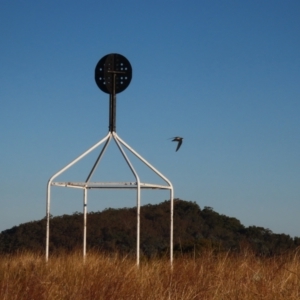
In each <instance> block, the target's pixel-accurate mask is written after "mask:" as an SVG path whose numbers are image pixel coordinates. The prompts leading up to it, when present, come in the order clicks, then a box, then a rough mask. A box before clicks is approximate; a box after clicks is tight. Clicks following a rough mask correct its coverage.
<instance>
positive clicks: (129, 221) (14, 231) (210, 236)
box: [0, 199, 300, 257]
mask: <svg viewBox="0 0 300 300" xmlns="http://www.w3.org/2000/svg"><path fill="white" fill-rule="evenodd" d="M87 222H88V223H87V248H88V249H94V250H98V251H102V252H120V253H127V254H128V253H135V250H136V208H122V209H112V208H108V209H105V210H103V211H101V212H99V211H98V212H90V213H88V217H87ZM140 224H141V236H140V244H141V252H142V255H144V256H146V257H152V256H160V255H165V254H166V253H168V251H169V247H170V245H169V240H170V201H164V202H162V203H160V204H156V205H151V204H148V205H145V206H142V207H141V222H140ZM45 233H46V219H45V218H44V219H42V220H39V221H33V222H28V223H24V224H21V225H19V226H15V227H12V228H11V229H8V230H5V231H2V232H1V233H0V253H12V252H16V251H23V250H30V251H37V252H43V251H45V235H46V234H45ZM82 241H83V215H82V213H78V212H75V213H74V214H72V215H62V216H58V217H51V221H50V251H51V252H57V251H61V250H63V251H72V250H74V249H78V248H81V247H82ZM299 245H300V238H298V237H295V238H292V237H290V236H289V235H286V234H275V233H273V232H272V231H271V230H269V229H265V228H262V227H257V226H250V227H245V226H244V225H242V224H241V222H240V221H239V220H238V219H236V218H232V217H228V216H225V215H221V214H219V213H217V212H215V211H214V210H213V208H211V207H204V208H203V209H200V207H199V206H198V205H197V204H196V202H190V201H184V200H180V199H175V201H174V253H175V255H177V254H178V255H180V254H183V253H199V252H201V251H202V250H204V249H208V248H210V249H213V250H215V251H228V250H231V251H235V252H239V251H241V249H242V248H243V247H247V248H249V249H251V250H253V251H254V252H255V253H257V254H258V255H268V256H270V255H276V254H281V253H283V252H285V251H288V250H293V249H295V248H296V247H298V246H299Z"/></svg>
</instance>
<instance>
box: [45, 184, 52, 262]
mask: <svg viewBox="0 0 300 300" xmlns="http://www.w3.org/2000/svg"><path fill="white" fill-rule="evenodd" d="M50 189H51V180H49V181H48V185H47V201H46V202H47V204H46V222H47V223H46V262H48V259H49V236H50V199H51V198H50Z"/></svg>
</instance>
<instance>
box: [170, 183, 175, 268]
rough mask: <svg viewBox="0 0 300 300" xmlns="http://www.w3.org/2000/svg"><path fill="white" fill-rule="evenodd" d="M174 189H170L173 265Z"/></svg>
mask: <svg viewBox="0 0 300 300" xmlns="http://www.w3.org/2000/svg"><path fill="white" fill-rule="evenodd" d="M173 194H174V191H173V187H172V188H171V190H170V206H171V207H170V222H171V224H170V264H171V268H172V267H173V223H174V195H173Z"/></svg>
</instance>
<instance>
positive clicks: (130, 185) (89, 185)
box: [46, 130, 174, 266]
mask: <svg viewBox="0 0 300 300" xmlns="http://www.w3.org/2000/svg"><path fill="white" fill-rule="evenodd" d="M111 139H113V140H114V141H115V142H116V144H117V146H118V148H119V150H120V152H121V154H122V155H123V157H124V159H125V161H126V163H127V165H128V166H129V168H130V170H131V172H132V173H133V175H134V177H135V180H136V181H135V182H91V181H90V179H91V177H92V175H93V173H94V171H95V169H96V168H97V166H98V164H99V162H100V160H101V158H102V157H103V154H104V152H105V150H106V148H107V146H108V145H109V143H110V141H111ZM103 143H105V144H104V146H103V148H102V150H101V151H100V154H99V156H98V158H97V159H96V162H95V164H94V166H93V167H92V169H91V171H90V174H89V175H88V177H87V179H86V181H84V182H54V179H55V178H56V177H58V176H59V175H61V174H62V173H63V172H65V171H66V170H67V169H69V168H70V167H71V166H73V165H74V164H76V163H77V162H78V161H79V160H81V159H82V158H83V157H85V156H86V155H88V154H89V153H90V152H92V151H93V150H95V149H96V148H97V147H99V146H100V145H101V144H103ZM122 145H123V146H125V147H126V148H127V149H128V150H129V151H130V152H131V153H132V154H134V155H135V156H136V157H137V158H138V159H139V160H141V161H142V162H143V163H144V164H145V165H146V166H147V167H149V168H150V169H151V170H152V171H154V172H155V173H156V174H157V175H158V176H159V177H160V178H162V179H163V180H164V181H165V182H166V185H158V184H151V183H143V182H141V181H140V178H139V176H138V174H137V172H136V171H135V169H134V167H133V165H132V164H131V162H130V160H129V159H128V157H127V155H126V153H125V151H124V149H123V147H122ZM52 186H60V187H68V188H79V189H82V190H83V257H84V259H85V257H86V230H87V190H88V189H136V191H137V195H136V203H137V243H136V263H137V266H139V263H140V206H141V189H165V190H169V191H170V263H171V266H172V264H173V211H174V200H173V197H174V190H173V186H172V183H171V182H170V181H169V180H168V179H167V178H166V177H165V176H164V175H162V174H161V173H160V172H159V171H158V170H157V169H155V168H154V167H153V166H152V165H151V164H150V163H149V162H147V161H146V160H145V159H144V158H143V157H142V156H141V155H139V154H138V153H137V152H136V151H135V150H134V149H132V148H131V147H130V146H129V145H128V144H126V143H125V142H124V141H123V140H122V139H121V138H120V137H119V136H118V135H117V133H116V132H115V131H113V130H110V131H109V133H108V134H107V136H106V137H104V138H103V139H102V140H100V141H99V142H98V143H96V144H95V145H94V146H92V147H91V148H89V149H88V150H87V151H85V152H84V153H82V154H81V155H80V156H78V157H77V158H76V159H74V160H73V161H72V162H70V163H69V164H68V165H66V166H65V167H64V168H62V169H61V170H60V171H58V172H57V173H56V174H54V175H53V176H52V177H51V178H50V179H49V181H48V185H47V200H46V219H47V225H46V261H48V259H49V237H50V203H51V187H52Z"/></svg>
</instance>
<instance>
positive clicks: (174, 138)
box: [171, 136, 183, 151]
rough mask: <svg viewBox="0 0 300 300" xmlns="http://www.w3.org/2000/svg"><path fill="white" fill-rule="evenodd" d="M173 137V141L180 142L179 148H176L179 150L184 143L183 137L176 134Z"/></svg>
mask: <svg viewBox="0 0 300 300" xmlns="http://www.w3.org/2000/svg"><path fill="white" fill-rule="evenodd" d="M171 139H173V140H172V142H178V144H177V148H176V151H178V150H179V148H180V146H181V144H182V140H183V138H182V137H180V136H175V137H173V138H171Z"/></svg>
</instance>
